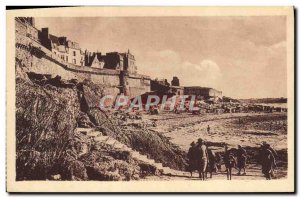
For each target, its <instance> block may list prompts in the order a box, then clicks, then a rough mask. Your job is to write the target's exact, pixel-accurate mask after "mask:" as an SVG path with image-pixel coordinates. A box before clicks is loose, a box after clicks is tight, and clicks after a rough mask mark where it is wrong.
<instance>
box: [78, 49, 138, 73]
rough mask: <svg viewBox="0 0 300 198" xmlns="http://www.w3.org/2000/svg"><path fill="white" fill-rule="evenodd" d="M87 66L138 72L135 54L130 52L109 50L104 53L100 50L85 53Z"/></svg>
mask: <svg viewBox="0 0 300 198" xmlns="http://www.w3.org/2000/svg"><path fill="white" fill-rule="evenodd" d="M84 60H85V66H88V67H94V68H100V69H112V70H118V71H126V72H128V73H130V74H136V73H137V66H136V64H135V58H134V55H132V54H131V53H130V51H129V50H128V52H125V53H119V52H108V53H106V54H105V55H102V54H101V53H100V52H89V51H87V50H86V51H85V53H84Z"/></svg>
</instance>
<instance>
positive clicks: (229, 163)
mask: <svg viewBox="0 0 300 198" xmlns="http://www.w3.org/2000/svg"><path fill="white" fill-rule="evenodd" d="M224 163H225V167H226V173H227V180H231V176H232V168H235V167H236V161H235V158H234V155H233V153H232V151H231V150H228V147H227V146H225V154H224Z"/></svg>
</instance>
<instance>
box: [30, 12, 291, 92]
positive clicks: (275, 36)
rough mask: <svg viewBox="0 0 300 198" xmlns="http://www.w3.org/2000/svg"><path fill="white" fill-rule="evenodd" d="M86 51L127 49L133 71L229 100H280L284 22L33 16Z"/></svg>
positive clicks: (283, 86) (284, 79)
mask: <svg viewBox="0 0 300 198" xmlns="http://www.w3.org/2000/svg"><path fill="white" fill-rule="evenodd" d="M36 26H37V27H38V28H41V27H49V31H50V33H51V34H54V35H57V36H67V37H68V38H69V39H70V40H73V41H76V42H78V43H79V44H80V46H81V48H82V49H83V50H84V49H88V50H90V51H97V50H98V51H99V52H103V53H106V52H110V51H119V52H124V51H127V50H128V49H130V51H131V52H132V53H133V54H134V55H135V57H136V60H137V66H138V72H139V73H141V74H146V75H149V76H151V77H152V78H156V77H158V78H167V79H168V80H169V81H170V80H171V78H172V77H173V76H177V77H179V79H180V83H181V85H197V86H208V87H213V88H216V89H219V90H221V91H223V95H226V96H230V97H234V98H250V97H260V98H261V97H286V95H287V64H286V18H285V17H281V16H270V17H126V18H125V17H122V18H113V17H111V18H110V17H109V18H108V17H98V18H36Z"/></svg>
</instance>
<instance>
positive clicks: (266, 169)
mask: <svg viewBox="0 0 300 198" xmlns="http://www.w3.org/2000/svg"><path fill="white" fill-rule="evenodd" d="M272 150H273V149H272V148H271V146H270V145H269V144H266V143H265V144H263V145H262V146H261V151H260V162H261V166H262V173H263V174H264V175H265V177H266V180H271V179H272V176H274V172H273V171H274V168H275V166H276V160H275V157H274V154H273V151H272Z"/></svg>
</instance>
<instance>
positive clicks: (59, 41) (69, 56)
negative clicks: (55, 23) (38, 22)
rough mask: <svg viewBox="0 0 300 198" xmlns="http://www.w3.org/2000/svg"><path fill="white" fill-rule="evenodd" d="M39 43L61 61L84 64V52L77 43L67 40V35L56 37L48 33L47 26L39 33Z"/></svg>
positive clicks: (78, 64) (77, 64)
mask: <svg viewBox="0 0 300 198" xmlns="http://www.w3.org/2000/svg"><path fill="white" fill-rule="evenodd" d="M39 40H40V42H41V44H42V45H43V46H44V47H46V48H47V49H49V50H50V51H52V52H53V53H54V54H55V55H57V57H59V58H60V59H62V60H63V61H65V62H67V63H70V64H73V65H76V66H84V65H85V64H84V53H83V52H82V51H81V49H80V46H79V44H78V43H76V42H74V41H71V40H68V39H67V37H65V36H61V37H57V36H55V35H52V34H49V29H48V28H42V29H41V31H40V33H39Z"/></svg>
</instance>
